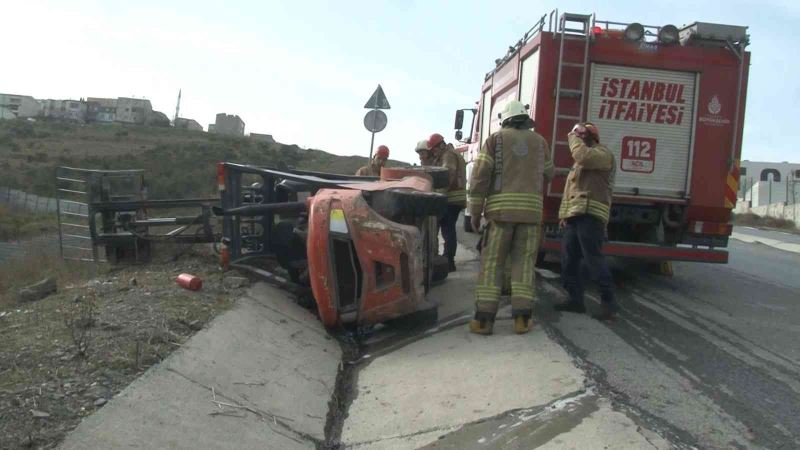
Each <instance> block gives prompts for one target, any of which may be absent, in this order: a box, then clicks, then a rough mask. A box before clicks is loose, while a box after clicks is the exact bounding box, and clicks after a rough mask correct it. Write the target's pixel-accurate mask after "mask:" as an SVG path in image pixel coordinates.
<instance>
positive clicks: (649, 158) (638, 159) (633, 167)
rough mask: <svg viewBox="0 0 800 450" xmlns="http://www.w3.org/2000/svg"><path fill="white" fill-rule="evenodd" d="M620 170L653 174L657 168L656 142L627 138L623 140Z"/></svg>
mask: <svg viewBox="0 0 800 450" xmlns="http://www.w3.org/2000/svg"><path fill="white" fill-rule="evenodd" d="M621 155H622V158H621V161H620V168H621V169H622V170H623V171H625V172H639V173H653V170H655V167H656V140H655V139H653V138H646V137H638V136H625V137H624V138H622V152H621Z"/></svg>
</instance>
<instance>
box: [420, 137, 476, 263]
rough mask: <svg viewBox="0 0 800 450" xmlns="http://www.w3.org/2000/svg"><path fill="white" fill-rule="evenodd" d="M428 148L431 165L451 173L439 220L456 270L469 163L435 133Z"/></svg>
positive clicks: (444, 190)
mask: <svg viewBox="0 0 800 450" xmlns="http://www.w3.org/2000/svg"><path fill="white" fill-rule="evenodd" d="M427 148H428V150H429V151H430V152H431V158H432V159H431V161H430V164H431V165H433V166H441V167H446V168H447V170H448V172H449V184H448V186H447V188H446V189H443V190H442V193H443V194H445V195H447V209H446V210H445V213H444V215H443V216H442V218H441V219H440V220H439V229H440V230H441V233H442V238H443V239H444V254H445V256H447V260H448V263H449V269H448V270H449V271H450V272H454V271H455V270H456V262H455V257H456V248H457V247H458V241H457V236H456V222H458V215H459V214H460V213H461V210H462V209H464V206H465V205H466V203H467V191H466V190H465V188H466V185H467V163H466V162H465V161H464V158H462V157H461V155H459V154H458V153H456V151H455V149H454V148H453V145H452V144H447V143H445V142H444V137H442V135H441V134H439V133H434V134H432V135H431V137H430V138H428V143H427Z"/></svg>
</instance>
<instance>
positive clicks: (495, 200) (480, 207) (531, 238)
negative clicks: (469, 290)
mask: <svg viewBox="0 0 800 450" xmlns="http://www.w3.org/2000/svg"><path fill="white" fill-rule="evenodd" d="M500 120H501V126H502V128H501V129H500V130H499V131H497V132H495V133H493V134H492V135H491V136H489V137H488V138H487V139H486V141H485V142H484V143H483V147H482V148H481V151H480V154H479V155H478V156H477V158H476V159H475V163H474V164H475V165H474V167H473V169H472V175H471V178H470V189H469V208H470V214H472V217H471V218H470V220H472V226H473V229H476V230H477V229H479V227H480V224H481V215H482V214H483V215H484V216H485V218H486V220H487V221H488V226H487V228H486V230H485V239H484V241H483V242H484V245H483V249H482V251H481V271H480V274H479V275H478V282H477V285H476V287H475V317H474V319H473V320H471V321H470V323H469V330H470V331H471V332H473V333H477V334H492V329H493V326H494V317H495V315H496V314H497V307H498V303H499V300H500V293H501V289H502V286H503V281H504V275H505V274H504V272H505V271H506V270H507V267H508V266H507V264H506V262H507V259H508V258H509V257H510V259H511V261H510V263H511V264H510V267H511V313H512V315H513V317H514V331H515V332H516V333H518V334H522V333H527V332H528V331H530V330H531V328H532V326H533V322H532V320H531V313H532V311H533V300H534V282H535V273H534V264H535V263H536V256H537V254H538V251H539V241H540V234H541V220H542V187H543V184H544V183H543V181H544V178H547V179H551V178H552V177H553V170H554V169H553V163H552V162H551V161H550V153H549V151H548V146H547V142H546V141H545V139H544V138H543V137H542V136H540V135H539V134H538V133H536V132H535V131H533V130H531V126H532V124H533V122H532V121H531V120H530V117H529V116H528V113H527V111H526V108H525V105H523V104H522V103H520V102H518V101H510V102H508V104H506V106H505V108H504V109H503V112H502V113H501V114H500Z"/></svg>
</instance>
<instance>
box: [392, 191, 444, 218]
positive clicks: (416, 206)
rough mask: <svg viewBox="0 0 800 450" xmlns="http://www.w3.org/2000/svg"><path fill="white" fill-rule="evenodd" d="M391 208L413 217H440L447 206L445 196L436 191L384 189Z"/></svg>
mask: <svg viewBox="0 0 800 450" xmlns="http://www.w3.org/2000/svg"><path fill="white" fill-rule="evenodd" d="M386 194H387V195H388V196H389V202H390V203H391V205H392V209H394V210H395V211H396V212H399V213H401V214H409V215H411V216H413V217H427V216H437V217H440V216H441V215H442V214H444V211H445V209H446V208H447V197H446V196H444V195H442V194H438V193H436V192H420V191H414V190H406V189H393V190H388V191H386Z"/></svg>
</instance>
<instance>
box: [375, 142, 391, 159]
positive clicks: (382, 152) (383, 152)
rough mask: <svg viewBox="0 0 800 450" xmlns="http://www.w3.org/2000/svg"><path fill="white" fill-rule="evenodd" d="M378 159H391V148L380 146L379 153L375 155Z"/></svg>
mask: <svg viewBox="0 0 800 450" xmlns="http://www.w3.org/2000/svg"><path fill="white" fill-rule="evenodd" d="M375 156H376V157H378V158H383V159H389V147H387V146H385V145H380V146H378V152H377V153H375Z"/></svg>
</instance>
